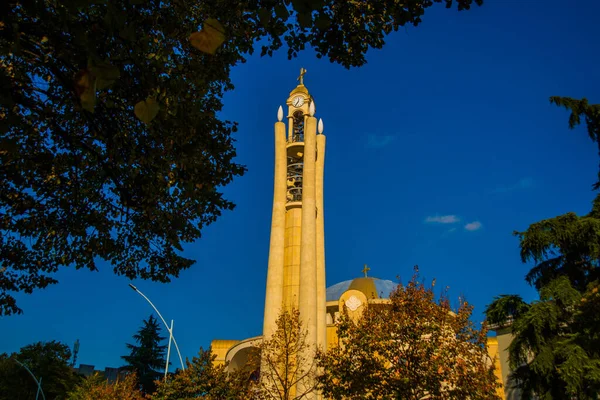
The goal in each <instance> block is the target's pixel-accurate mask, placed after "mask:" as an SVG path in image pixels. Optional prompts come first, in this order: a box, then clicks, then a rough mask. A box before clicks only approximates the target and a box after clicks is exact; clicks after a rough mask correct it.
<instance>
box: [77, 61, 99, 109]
mask: <svg viewBox="0 0 600 400" xmlns="http://www.w3.org/2000/svg"><path fill="white" fill-rule="evenodd" d="M75 92H76V93H77V96H78V97H79V100H80V101H81V107H83V109H84V110H87V111H89V112H94V107H95V106H96V78H95V77H94V75H93V74H92V73H91V72H90V71H89V70H88V69H82V70H81V71H79V72H78V73H77V75H75Z"/></svg>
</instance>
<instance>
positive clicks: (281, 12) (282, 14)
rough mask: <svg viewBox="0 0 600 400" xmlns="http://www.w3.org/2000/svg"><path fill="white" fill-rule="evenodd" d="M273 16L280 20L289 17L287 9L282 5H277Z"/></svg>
mask: <svg viewBox="0 0 600 400" xmlns="http://www.w3.org/2000/svg"><path fill="white" fill-rule="evenodd" d="M275 15H276V16H277V17H278V18H281V19H287V17H288V16H289V13H288V10H287V8H285V6H284V5H283V4H277V5H276V6H275Z"/></svg>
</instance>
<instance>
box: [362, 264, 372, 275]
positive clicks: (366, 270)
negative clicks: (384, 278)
mask: <svg viewBox="0 0 600 400" xmlns="http://www.w3.org/2000/svg"><path fill="white" fill-rule="evenodd" d="M370 270H371V268H369V267H367V264H365V266H364V268H363V269H362V272H363V274H365V278H366V277H367V272H369V271H370Z"/></svg>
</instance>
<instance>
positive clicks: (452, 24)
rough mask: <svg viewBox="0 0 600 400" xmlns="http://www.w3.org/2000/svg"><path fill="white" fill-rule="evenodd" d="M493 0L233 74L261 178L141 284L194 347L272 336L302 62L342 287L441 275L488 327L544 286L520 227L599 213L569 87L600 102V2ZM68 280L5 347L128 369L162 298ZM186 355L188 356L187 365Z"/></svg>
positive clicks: (231, 98)
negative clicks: (274, 232) (268, 328)
mask: <svg viewBox="0 0 600 400" xmlns="http://www.w3.org/2000/svg"><path fill="white" fill-rule="evenodd" d="M566 4H567V3H565V2H564V1H559V0H548V1H544V2H538V1H532V0H529V1H517V0H510V1H509V0H506V1H496V2H494V1H490V0H488V1H486V4H485V5H484V6H483V7H476V8H474V9H472V10H471V11H468V12H463V13H458V12H456V11H454V10H452V11H449V10H446V9H444V7H443V6H442V5H437V6H436V7H433V8H432V9H430V10H428V11H427V13H426V15H425V17H424V22H423V23H422V25H420V26H419V27H417V28H413V27H410V28H406V29H403V30H400V31H399V32H397V33H395V34H392V35H391V36H389V40H388V43H387V45H386V46H385V47H384V49H382V50H376V51H370V52H369V53H368V61H369V62H368V64H367V65H365V66H364V67H361V68H359V69H352V70H346V69H344V68H343V67H341V66H339V65H335V64H331V63H329V61H327V60H318V59H317V58H316V57H315V56H314V54H313V53H312V52H311V51H305V52H304V53H302V54H301V56H300V57H299V58H297V59H295V60H292V61H288V60H287V59H286V55H285V51H280V52H279V53H278V54H277V55H276V56H274V57H272V58H260V57H258V56H253V57H251V58H250V59H249V60H248V62H247V63H246V64H244V65H240V66H239V67H236V68H235V69H234V71H233V73H232V78H233V81H234V83H235V85H236V89H235V90H234V91H233V92H230V93H228V94H227V95H226V96H225V108H224V111H223V113H222V117H223V118H226V119H230V120H235V121H238V122H239V123H240V132H238V134H237V135H236V139H237V143H236V146H237V149H238V161H239V162H240V163H243V164H245V165H246V166H247V167H248V173H247V174H246V175H245V176H244V177H242V178H239V179H237V180H236V181H234V182H233V183H232V184H231V185H230V186H228V187H227V188H225V193H226V195H227V196H228V198H230V199H231V200H233V201H234V202H235V203H236V204H237V208H236V209H235V210H234V211H233V212H228V213H226V214H224V215H223V217H222V218H221V219H220V220H219V221H218V222H217V223H215V224H213V225H212V226H210V227H209V228H207V229H206V230H205V231H204V236H203V238H202V239H201V240H199V241H198V242H196V243H193V244H190V245H188V246H186V248H185V253H186V255H187V256H190V257H193V258H195V259H196V260H197V264H196V265H195V266H194V267H193V268H192V269H190V270H188V271H185V272H183V273H182V274H181V277H180V278H179V279H178V280H175V281H174V282H172V283H170V284H167V285H164V284H155V283H152V282H145V281H135V282H134V284H135V285H137V286H138V288H139V289H140V290H142V291H143V292H144V293H145V294H146V295H147V296H149V297H150V298H151V299H152V301H153V302H154V303H155V304H156V305H157V306H158V308H159V309H160V310H161V312H162V313H163V315H164V316H165V318H166V319H168V320H170V319H174V321H175V322H174V332H175V337H176V339H177V341H178V343H179V346H180V348H181V350H182V353H183V354H184V356H188V357H191V356H193V355H195V354H196V353H197V351H198V348H199V347H200V346H203V347H205V348H206V347H207V346H208V345H209V344H210V341H211V340H212V339H215V338H218V339H243V338H247V337H251V336H256V335H259V334H260V333H261V329H262V314H263V302H264V289H265V278H266V266H267V257H268V245H269V229H270V217H271V201H272V189H273V185H272V176H273V123H274V122H275V121H276V113H277V108H278V107H279V105H281V104H284V102H285V100H286V98H287V96H288V94H289V92H290V90H291V89H293V88H294V86H295V85H296V77H297V75H298V71H299V69H300V67H304V68H306V69H307V70H308V73H307V74H306V77H305V84H306V86H307V87H308V89H309V90H310V92H311V94H312V95H313V96H314V98H315V101H316V105H317V116H318V117H321V118H323V121H324V124H325V134H326V135H327V154H326V167H325V168H326V170H325V224H326V225H325V229H326V267H327V284H328V286H330V285H333V284H335V283H337V282H340V281H342V280H346V279H351V278H354V277H358V276H360V275H361V272H360V271H361V269H362V266H363V264H365V263H366V264H368V265H369V267H370V268H371V271H370V273H371V275H373V276H376V277H379V278H386V279H392V280H394V279H396V277H397V276H400V277H402V278H403V279H408V278H409V277H410V275H411V273H412V266H413V265H415V264H418V265H419V266H420V270H421V272H422V274H423V275H424V276H425V277H426V278H429V279H431V278H436V280H437V285H438V286H448V287H449V291H450V296H451V297H452V298H454V299H456V298H457V297H458V296H459V295H464V296H465V297H466V299H467V300H468V301H469V302H471V303H472V304H474V305H475V312H474V319H475V320H477V321H480V320H481V318H482V316H481V313H482V311H483V309H484V307H485V305H486V304H488V303H489V302H490V301H491V300H492V299H493V297H494V296H496V295H499V294H504V293H518V294H521V295H522V296H524V297H525V298H526V299H528V300H531V299H534V298H535V292H534V291H533V290H532V289H531V288H529V287H528V286H527V285H526V283H525V282H524V280H523V277H524V275H525V274H526V272H527V271H528V269H529V268H530V266H527V265H523V264H522V263H521V262H520V259H519V249H518V241H517V239H516V238H515V237H514V236H513V235H512V232H513V231H514V230H525V229H526V228H527V227H528V225H529V224H531V223H533V222H536V221H539V220H541V219H544V218H550V217H554V216H556V215H560V214H563V213H565V212H569V211H574V212H576V213H578V214H584V213H587V212H588V211H589V210H590V206H591V201H592V199H593V197H594V193H593V192H592V191H591V184H592V183H593V182H595V179H596V173H597V168H598V156H597V154H596V152H595V146H594V145H593V144H592V143H591V141H590V139H589V138H588V137H587V134H586V132H585V131H584V129H583V128H579V129H576V130H575V131H570V130H569V129H568V126H567V118H568V113H567V112H566V111H565V110H564V109H560V108H558V107H556V106H554V105H551V104H549V101H548V98H549V97H550V96H553V95H559V96H571V97H575V98H580V97H587V98H588V99H589V100H590V102H592V103H600V74H599V73H598V65H599V64H600V56H599V55H598V52H597V51H596V50H597V38H598V37H600V25H598V24H597V16H598V15H600V2H598V1H597V0H577V1H573V2H570V3H569V4H570V5H569V6H568V7H567V6H566ZM57 278H58V279H59V281H60V283H59V284H58V285H54V286H52V287H49V288H47V289H45V290H43V291H38V292H36V293H34V294H32V295H18V296H17V297H18V301H19V304H20V306H21V307H22V308H23V309H24V310H25V313H24V314H23V315H18V316H11V317H3V318H0V332H2V340H1V341H0V352H12V351H17V350H18V349H19V348H20V347H21V346H24V345H26V344H29V343H32V342H35V341H40V340H42V341H44V340H52V339H55V340H60V341H63V342H65V343H67V344H70V345H72V344H73V342H74V341H75V340H76V339H80V342H81V348H80V353H79V360H78V362H81V363H86V364H95V365H96V366H97V367H104V366H119V365H122V362H121V360H120V356H121V355H124V354H126V353H127V351H126V348H125V343H126V342H131V336H132V335H133V334H134V333H135V331H136V330H137V329H138V328H139V326H140V324H141V321H142V319H144V318H147V317H148V316H149V315H150V313H151V311H152V310H151V309H150V306H149V305H148V304H147V303H146V302H145V301H144V300H143V299H142V298H141V297H139V296H138V295H137V294H136V293H134V292H133V291H132V290H131V289H130V288H129V287H128V285H127V284H128V283H129V281H128V280H127V279H126V278H123V277H116V276H114V275H113V274H112V272H111V270H110V268H101V270H100V271H99V272H97V273H92V272H88V271H82V270H81V271H74V270H69V269H66V270H63V271H61V272H60V273H59V274H57ZM173 361H174V363H173V364H174V366H176V364H177V363H176V362H175V360H173Z"/></svg>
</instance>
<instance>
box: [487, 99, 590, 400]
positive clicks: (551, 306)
mask: <svg viewBox="0 0 600 400" xmlns="http://www.w3.org/2000/svg"><path fill="white" fill-rule="evenodd" d="M550 101H551V102H552V103H554V104H557V105H559V106H564V107H565V108H566V109H568V110H571V115H570V117H569V126H570V128H574V127H576V126H577V125H579V124H580V123H581V121H582V119H583V120H584V121H585V122H586V125H587V131H588V135H589V137H590V138H591V139H592V141H593V142H595V143H596V144H597V145H598V149H599V152H600V104H595V105H591V104H589V103H588V101H587V100H586V99H585V98H584V99H581V100H576V99H572V98H569V97H552V98H550ZM599 178H600V173H599ZM593 187H594V189H599V188H600V179H599V181H598V182H596V183H595V184H594V186H593ZM515 235H517V236H518V237H519V240H520V248H521V259H522V261H523V262H524V263H530V262H531V263H533V264H534V266H533V268H531V270H530V271H529V273H528V274H527V275H526V277H525V279H526V281H527V282H528V283H529V284H530V285H532V286H534V287H535V288H536V289H537V291H538V293H539V300H536V301H533V302H532V303H526V302H525V301H523V299H522V298H521V297H520V296H516V295H502V296H499V297H496V298H495V299H494V301H493V302H492V303H491V304H490V305H488V307H487V309H486V316H487V319H488V321H489V322H490V323H493V324H497V325H499V326H510V329H511V331H512V334H513V336H514V338H513V341H512V343H511V345H510V346H509V349H508V350H509V360H510V367H511V369H512V371H513V372H512V377H511V378H512V384H513V385H514V386H515V387H517V388H519V389H520V390H521V391H522V396H523V398H525V399H529V398H532V397H534V396H537V397H538V398H541V399H578V400H587V399H590V400H591V399H597V398H598V394H599V393H600V334H599V333H598V332H600V330H599V329H598V328H600V325H599V318H598V309H600V308H598V307H599V306H600V294H599V293H598V289H599V279H600V263H599V261H600V195H597V196H596V198H595V200H594V201H593V205H592V210H591V212H590V213H589V214H587V215H584V216H578V215H576V214H575V213H567V214H564V215H560V216H557V217H554V218H549V219H546V220H543V221H540V222H537V223H534V224H532V225H531V226H530V227H529V228H528V229H527V230H526V231H524V232H515Z"/></svg>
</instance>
